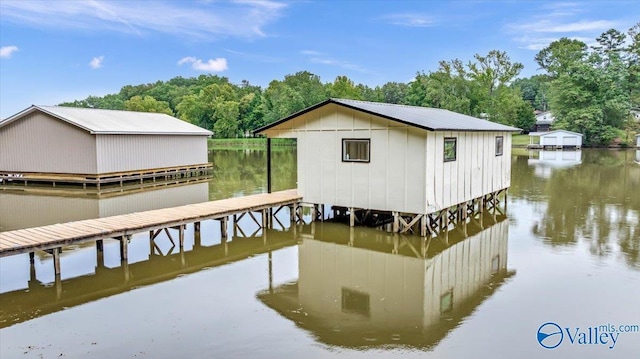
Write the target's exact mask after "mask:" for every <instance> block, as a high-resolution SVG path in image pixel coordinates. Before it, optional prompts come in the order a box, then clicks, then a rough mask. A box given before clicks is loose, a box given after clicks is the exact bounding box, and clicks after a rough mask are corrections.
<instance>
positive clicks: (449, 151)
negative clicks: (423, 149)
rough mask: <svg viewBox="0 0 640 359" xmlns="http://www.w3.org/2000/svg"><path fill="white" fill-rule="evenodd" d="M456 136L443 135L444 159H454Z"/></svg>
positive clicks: (446, 160)
mask: <svg viewBox="0 0 640 359" xmlns="http://www.w3.org/2000/svg"><path fill="white" fill-rule="evenodd" d="M457 141H458V140H457V138H455V137H445V138H444V161H445V162H451V161H455V160H456V152H457V150H458V149H457V145H456V143H457Z"/></svg>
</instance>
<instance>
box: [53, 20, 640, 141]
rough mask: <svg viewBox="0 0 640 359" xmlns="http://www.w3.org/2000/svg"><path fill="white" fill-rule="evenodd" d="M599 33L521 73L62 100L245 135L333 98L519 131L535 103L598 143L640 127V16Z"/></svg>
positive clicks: (226, 86)
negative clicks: (444, 113) (535, 70)
mask: <svg viewBox="0 0 640 359" xmlns="http://www.w3.org/2000/svg"><path fill="white" fill-rule="evenodd" d="M595 40H596V43H597V45H593V46H591V47H589V46H587V45H586V44H585V43H584V42H581V41H578V40H572V39H568V38H562V39H560V40H557V41H554V42H552V43H551V44H550V45H549V46H547V47H546V48H544V49H542V50H541V51H540V52H538V53H537V54H536V56H535V60H536V62H537V64H538V65H539V66H540V69H542V70H543V71H544V74H541V75H535V76H532V77H529V78H519V77H518V75H519V74H520V72H521V71H522V69H523V65H522V64H521V63H518V62H513V61H511V59H510V58H509V56H508V54H507V53H506V52H504V51H499V50H492V51H489V52H488V53H487V54H484V55H481V54H476V55H475V56H474V57H473V59H471V60H469V61H466V62H463V61H462V60H459V59H454V60H449V61H447V60H443V61H440V62H439V66H438V68H437V69H436V70H435V71H430V72H428V73H426V72H424V71H419V72H417V73H416V75H415V78H414V79H413V80H412V81H409V82H408V83H402V82H387V83H385V84H383V85H382V86H375V87H370V86H367V85H364V84H356V83H355V82H354V81H353V80H351V79H349V78H348V77H347V76H337V77H336V78H335V79H334V80H333V81H332V82H323V81H322V80H321V79H320V77H319V76H318V75H315V74H313V73H311V72H308V71H300V72H297V73H295V74H289V75H286V76H285V77H284V79H282V80H273V81H271V83H269V85H268V86H267V87H266V88H262V87H260V86H255V85H252V84H250V83H249V81H246V80H243V81H242V82H241V83H239V84H234V83H231V82H230V81H229V79H228V78H226V77H221V76H218V75H201V76H198V77H193V78H183V77H175V78H173V79H170V80H168V81H157V82H155V83H150V84H142V85H135V86H134V85H126V86H124V87H122V88H121V90H120V92H118V93H116V94H109V95H106V96H103V97H97V96H89V97H87V98H86V99H84V100H76V101H73V102H65V103H62V104H60V105H62V106H75V107H91V108H103V109H118V110H131V111H147V112H159V113H166V114H169V115H172V116H176V117H178V118H180V119H182V120H185V121H188V122H190V123H193V124H195V125H198V126H201V127H203V128H206V129H209V130H211V131H213V132H214V136H215V137H219V138H231V137H241V136H246V135H249V134H250V132H251V130H253V129H255V128H257V127H260V126H262V125H266V124H269V123H271V122H273V121H276V120H278V119H280V118H283V117H286V116H288V115H290V114H292V113H295V112H297V111H300V110H302V109H304V108H307V107H309V106H312V105H315V104H316V103H319V102H321V101H323V100H325V99H327V98H330V97H333V98H346V99H355V100H364V101H373V102H386V103H392V104H404V105H414V106H425V107H434V108H442V109H448V110H451V111H455V112H459V113H463V114H467V115H471V116H475V117H480V118H486V119H488V120H490V121H494V122H498V123H502V124H507V125H511V126H515V127H519V128H522V129H523V130H525V131H528V130H530V129H531V128H532V127H533V125H534V123H535V116H534V109H535V110H540V111H549V110H550V111H553V114H554V116H555V117H556V121H555V123H554V128H559V129H567V130H571V131H575V132H579V133H582V134H584V135H585V141H586V144H590V145H602V144H608V143H610V142H611V141H612V140H614V139H615V138H625V136H626V137H629V133H633V132H639V131H640V128H639V126H638V122H637V121H634V120H633V119H632V115H631V114H632V109H633V110H639V111H640V81H639V80H640V23H638V24H636V25H635V26H634V27H632V28H631V29H629V31H628V32H627V33H626V34H625V33H622V32H620V31H618V30H615V29H611V30H608V31H607V32H605V33H603V34H602V35H601V36H599V37H598V38H597V39H595Z"/></svg>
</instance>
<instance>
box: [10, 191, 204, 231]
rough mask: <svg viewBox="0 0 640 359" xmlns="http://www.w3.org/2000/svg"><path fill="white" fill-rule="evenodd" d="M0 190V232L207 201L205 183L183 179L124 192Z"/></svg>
mask: <svg viewBox="0 0 640 359" xmlns="http://www.w3.org/2000/svg"><path fill="white" fill-rule="evenodd" d="M26 188H28V189H29V190H28V191H27V190H22V191H8V190H7V191H1V192H0V231H11V230H15V229H22V228H31V227H40V226H46V225H49V224H55V223H65V222H72V221H80V220H84V219H93V218H103V217H109V216H116V215H121V214H128V213H134V212H142V211H149V210H153V209H160V208H169V207H177V206H183V205H187V204H192V203H201V202H206V201H208V200H209V184H208V182H199V183H194V182H184V183H175V184H172V185H165V186H162V187H153V188H148V187H134V188H129V189H128V190H126V191H120V192H110V191H107V192H105V191H99V192H98V191H95V190H94V191H90V190H78V189H71V190H67V189H61V188H57V189H51V188H37V187H26Z"/></svg>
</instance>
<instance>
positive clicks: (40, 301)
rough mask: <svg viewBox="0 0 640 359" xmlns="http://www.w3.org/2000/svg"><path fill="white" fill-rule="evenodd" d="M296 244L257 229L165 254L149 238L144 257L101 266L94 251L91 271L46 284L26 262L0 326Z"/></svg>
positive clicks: (0, 298) (3, 300)
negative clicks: (25, 276) (23, 279)
mask: <svg viewBox="0 0 640 359" xmlns="http://www.w3.org/2000/svg"><path fill="white" fill-rule="evenodd" d="M263 232H264V233H263ZM275 232H278V233H275ZM292 232H293V231H292ZM297 243H298V241H297V239H296V237H295V235H294V234H293V233H291V234H288V233H282V231H276V230H273V229H262V230H261V231H260V234H259V235H257V236H255V235H254V236H253V237H234V238H233V240H229V241H227V240H226V239H225V238H222V239H221V242H220V243H218V244H215V245H213V246H202V245H200V238H199V234H198V233H196V237H195V240H194V247H193V249H192V250H190V251H185V250H184V249H180V248H178V247H177V246H174V247H173V248H172V249H171V250H170V251H169V253H166V254H162V253H161V252H160V251H159V250H157V248H156V247H155V244H154V242H153V241H150V245H149V246H150V249H149V259H148V260H145V261H141V262H136V263H131V264H128V263H126V262H123V263H121V265H120V266H119V267H115V268H108V267H105V265H104V254H103V252H101V251H96V267H95V273H94V274H92V275H85V276H81V277H75V278H70V279H65V280H60V277H59V276H57V277H56V281H55V282H54V283H51V284H46V283H42V282H40V281H39V280H38V279H36V273H35V267H34V266H33V264H32V266H31V278H30V279H29V281H28V287H27V288H26V289H24V288H23V289H20V290H14V291H11V292H6V293H2V294H0V328H4V327H8V326H11V325H14V324H16V323H20V322H24V321H26V320H29V319H32V318H35V317H40V316H43V315H46V314H50V313H54V312H57V311H60V310H63V309H65V308H68V307H73V306H77V305H80V304H84V303H89V302H92V301H95V300H98V299H100V298H104V297H107V296H111V295H115V294H119V293H123V292H127V291H130V290H132V289H135V288H137V287H141V286H146V285H151V284H154V283H159V282H163V281H167V280H170V279H173V278H175V277H177V276H180V275H184V274H189V273H194V272H197V271H200V270H203V269H206V268H209V267H216V266H220V265H224V264H227V263H232V262H237V261H241V260H244V259H246V258H249V257H251V256H254V255H258V254H262V253H269V255H271V253H270V252H271V251H274V250H277V249H280V248H285V247H289V246H292V245H296V244H297ZM269 269H271V268H269Z"/></svg>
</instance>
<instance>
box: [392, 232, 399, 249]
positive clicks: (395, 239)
mask: <svg viewBox="0 0 640 359" xmlns="http://www.w3.org/2000/svg"><path fill="white" fill-rule="evenodd" d="M399 245H400V237H399V236H398V234H397V233H393V249H392V250H391V253H392V254H398V247H399Z"/></svg>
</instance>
